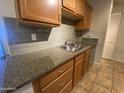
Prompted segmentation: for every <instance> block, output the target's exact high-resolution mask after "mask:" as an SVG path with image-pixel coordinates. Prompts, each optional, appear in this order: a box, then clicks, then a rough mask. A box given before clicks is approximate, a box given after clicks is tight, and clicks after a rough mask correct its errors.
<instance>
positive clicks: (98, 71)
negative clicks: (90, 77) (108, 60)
mask: <svg viewBox="0 0 124 93" xmlns="http://www.w3.org/2000/svg"><path fill="white" fill-rule="evenodd" d="M100 69H101V68H100ZM100 69H98V71H97V73H96V78H95V79H94V81H93V84H92V87H91V88H90V91H89V92H88V93H90V92H91V89H92V88H93V85H94V84H95V80H96V79H97V76H98V73H99V71H100Z"/></svg>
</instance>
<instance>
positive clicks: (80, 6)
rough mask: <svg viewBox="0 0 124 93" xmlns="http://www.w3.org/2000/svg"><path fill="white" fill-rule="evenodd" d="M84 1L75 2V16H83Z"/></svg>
mask: <svg viewBox="0 0 124 93" xmlns="http://www.w3.org/2000/svg"><path fill="white" fill-rule="evenodd" d="M84 11H85V0H77V7H76V14H78V15H80V16H84Z"/></svg>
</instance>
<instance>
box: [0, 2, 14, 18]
mask: <svg viewBox="0 0 124 93" xmlns="http://www.w3.org/2000/svg"><path fill="white" fill-rule="evenodd" d="M0 16H9V17H15V16H16V13H15V6H14V0H0Z"/></svg>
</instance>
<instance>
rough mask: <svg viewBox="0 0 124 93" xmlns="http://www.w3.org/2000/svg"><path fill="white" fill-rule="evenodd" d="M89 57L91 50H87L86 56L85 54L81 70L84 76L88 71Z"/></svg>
mask: <svg viewBox="0 0 124 93" xmlns="http://www.w3.org/2000/svg"><path fill="white" fill-rule="evenodd" d="M90 55H91V50H87V51H86V54H85V61H84V70H83V74H85V73H86V72H87V71H88V69H89V65H90V64H89V61H90Z"/></svg>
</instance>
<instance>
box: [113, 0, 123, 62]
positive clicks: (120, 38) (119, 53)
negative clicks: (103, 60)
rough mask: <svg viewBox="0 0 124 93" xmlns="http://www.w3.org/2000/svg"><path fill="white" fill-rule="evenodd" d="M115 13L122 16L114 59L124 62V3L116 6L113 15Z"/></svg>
mask: <svg viewBox="0 0 124 93" xmlns="http://www.w3.org/2000/svg"><path fill="white" fill-rule="evenodd" d="M115 12H121V13H122V15H121V22H120V26H119V31H118V35H117V39H116V45H115V49H114V53H113V55H112V58H113V59H114V60H117V61H120V62H124V3H122V2H118V3H116V4H114V8H113V13H115Z"/></svg>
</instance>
